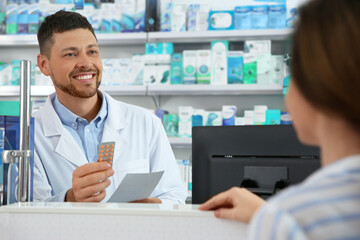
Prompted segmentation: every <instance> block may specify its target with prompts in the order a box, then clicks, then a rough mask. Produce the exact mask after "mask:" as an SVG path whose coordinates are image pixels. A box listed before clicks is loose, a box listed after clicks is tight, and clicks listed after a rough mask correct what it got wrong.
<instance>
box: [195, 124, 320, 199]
mask: <svg viewBox="0 0 360 240" xmlns="http://www.w3.org/2000/svg"><path fill="white" fill-rule="evenodd" d="M319 155H320V154H319V148H317V147H310V146H305V145H303V144H301V143H300V142H299V140H298V138H297V136H296V133H295V131H294V128H293V126H292V125H272V126H219V127H214V126H211V127H194V128H193V130H192V203H194V204H200V203H203V202H205V201H206V200H208V199H209V198H211V197H212V196H214V195H216V194H217V193H220V192H223V191H225V190H227V189H229V188H231V187H233V186H242V187H245V188H247V189H249V190H250V191H252V192H254V193H256V194H258V195H259V196H260V197H262V198H264V199H266V198H267V197H269V196H271V195H273V194H275V193H277V192H278V191H279V190H280V189H284V188H286V187H287V186H289V185H293V184H296V183H299V182H301V181H303V180H304V179H305V178H306V177H308V176H309V175H310V174H311V173H312V172H314V171H315V170H317V169H318V168H319V167H320V156H319Z"/></svg>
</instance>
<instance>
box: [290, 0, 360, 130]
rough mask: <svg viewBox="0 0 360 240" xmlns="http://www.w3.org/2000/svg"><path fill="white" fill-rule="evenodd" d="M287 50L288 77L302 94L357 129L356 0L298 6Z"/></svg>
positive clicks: (359, 11) (359, 39) (359, 32)
mask: <svg viewBox="0 0 360 240" xmlns="http://www.w3.org/2000/svg"><path fill="white" fill-rule="evenodd" d="M292 55H293V57H292V62H291V68H292V76H293V78H292V81H294V82H295V84H296V85H297V87H298V88H299V90H300V92H301V93H302V94H303V96H304V97H305V98H306V99H307V100H308V101H309V102H310V103H311V104H313V105H314V106H315V107H317V108H318V109H321V110H324V111H327V112H329V113H331V114H334V115H336V116H340V117H341V118H343V119H345V120H346V121H347V122H348V123H349V124H351V126H353V127H354V128H355V129H357V130H358V131H359V132H360V0H311V1H309V3H308V4H306V5H304V6H303V7H302V8H300V10H299V22H298V26H297V28H296V30H295V33H294V42H293V50H292Z"/></svg>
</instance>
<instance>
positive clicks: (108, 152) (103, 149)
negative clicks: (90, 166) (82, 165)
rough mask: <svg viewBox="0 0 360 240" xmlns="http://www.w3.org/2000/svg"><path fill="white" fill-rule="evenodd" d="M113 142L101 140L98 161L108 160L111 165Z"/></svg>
mask: <svg viewBox="0 0 360 240" xmlns="http://www.w3.org/2000/svg"><path fill="white" fill-rule="evenodd" d="M114 149H115V142H103V143H100V145H99V154H98V162H108V163H109V164H110V165H111V166H112V163H113V158H114Z"/></svg>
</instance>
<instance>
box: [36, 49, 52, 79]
mask: <svg viewBox="0 0 360 240" xmlns="http://www.w3.org/2000/svg"><path fill="white" fill-rule="evenodd" d="M37 65H38V66H39V68H40V71H41V72H42V73H43V74H44V75H45V76H49V75H50V68H49V59H48V58H47V57H46V56H45V55H42V54H38V55H37Z"/></svg>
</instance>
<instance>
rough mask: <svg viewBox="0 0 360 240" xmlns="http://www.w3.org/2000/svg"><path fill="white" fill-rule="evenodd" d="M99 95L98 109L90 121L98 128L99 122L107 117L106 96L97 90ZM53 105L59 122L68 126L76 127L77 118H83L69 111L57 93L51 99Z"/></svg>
mask: <svg viewBox="0 0 360 240" xmlns="http://www.w3.org/2000/svg"><path fill="white" fill-rule="evenodd" d="M98 94H99V97H100V98H101V99H102V104H101V108H100V111H99V112H98V114H97V115H96V117H95V118H94V119H93V120H92V122H94V123H95V126H96V127H97V128H98V127H100V126H101V124H102V123H103V122H104V120H105V119H106V117H107V112H108V111H107V101H106V97H104V96H103V94H102V93H101V92H100V91H99V92H98ZM53 106H54V109H55V111H56V113H57V115H58V116H59V118H60V120H61V122H62V123H63V124H65V125H67V126H69V127H72V128H74V129H77V125H78V122H77V121H78V119H83V118H81V117H79V116H77V115H76V114H74V113H73V112H71V111H70V110H69V109H67V108H66V107H65V106H64V105H63V104H62V103H61V102H60V101H59V99H58V97H57V95H55V98H54V100H53Z"/></svg>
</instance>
